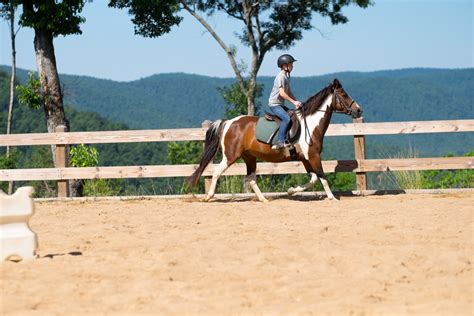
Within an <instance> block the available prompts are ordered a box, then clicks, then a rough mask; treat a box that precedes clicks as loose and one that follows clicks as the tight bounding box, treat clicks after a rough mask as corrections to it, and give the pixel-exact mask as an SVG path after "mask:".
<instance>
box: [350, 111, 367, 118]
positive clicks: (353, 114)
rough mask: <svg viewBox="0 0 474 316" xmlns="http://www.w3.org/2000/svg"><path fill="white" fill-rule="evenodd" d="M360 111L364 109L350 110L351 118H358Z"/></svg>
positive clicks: (360, 114)
mask: <svg viewBox="0 0 474 316" xmlns="http://www.w3.org/2000/svg"><path fill="white" fill-rule="evenodd" d="M362 113H364V111H362V110H361V109H357V110H352V113H351V114H352V118H360V117H361V116H362Z"/></svg>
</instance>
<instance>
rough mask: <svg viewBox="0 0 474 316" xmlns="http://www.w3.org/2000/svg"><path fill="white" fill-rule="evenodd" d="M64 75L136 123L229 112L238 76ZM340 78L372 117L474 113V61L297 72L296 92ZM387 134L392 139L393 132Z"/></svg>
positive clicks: (154, 124) (84, 95)
mask: <svg viewBox="0 0 474 316" xmlns="http://www.w3.org/2000/svg"><path fill="white" fill-rule="evenodd" d="M0 70H3V71H5V72H9V71H10V67H8V66H0ZM18 78H19V82H25V81H26V78H27V71H26V70H23V69H18ZM60 78H61V82H62V87H63V92H64V98H65V104H66V105H70V106H72V107H74V108H75V109H76V110H79V111H92V112H96V113H98V114H100V115H101V116H102V117H104V118H107V119H109V120H111V121H113V122H116V123H124V124H126V125H128V126H129V127H130V128H132V129H160V128H178V127H198V126H201V122H202V121H204V120H207V119H210V120H215V119H218V118H222V116H223V114H224V101H223V99H222V97H221V96H220V94H219V92H218V87H224V86H228V85H230V84H232V83H233V82H234V79H233V78H215V77H206V76H199V75H190V74H184V73H173V74H159V75H153V76H150V77H147V78H142V79H139V80H135V81H130V82H116V81H112V80H104V79H97V78H92V77H85V76H74V75H60ZM333 78H338V79H339V80H340V81H341V83H342V85H343V86H344V88H345V90H346V91H347V92H348V93H349V94H350V95H351V96H352V97H353V98H354V99H355V100H356V101H357V102H358V103H359V104H360V105H361V106H362V107H363V109H364V118H365V121H366V122H387V121H417V120H448V119H468V118H469V119H472V118H474V112H473V103H474V101H473V100H474V68H468V69H425V68H415V69H401V70H386V71H376V72H341V73H334V74H328V75H323V76H314V77H296V76H295V77H292V79H291V80H292V87H293V90H294V93H295V95H296V96H297V97H298V98H299V99H300V100H306V99H307V98H308V97H310V96H312V95H314V94H316V93H317V92H318V91H319V90H320V89H322V88H323V87H324V86H325V85H327V84H328V83H329V82H330V81H331V80H332V79H333ZM258 81H259V83H260V84H263V85H264V91H263V97H262V99H261V100H259V101H260V103H261V104H262V105H263V106H264V107H265V106H266V100H267V97H268V94H269V91H270V89H271V87H272V84H273V78H272V77H259V78H258ZM349 121H350V119H349V118H348V117H345V116H342V115H336V116H334V121H333V122H349ZM71 124H74V123H73V122H71ZM471 134H472V133H463V134H459V135H456V136H448V137H451V139H452V137H454V139H455V140H454V142H456V144H457V145H458V146H457V148H458V149H459V151H463V150H462V148H460V147H470V149H472V148H473V147H474V144H473V139H474V138H473V136H472V135H471ZM447 135H448V134H443V135H440V136H438V137H437V138H436V140H433V141H428V143H426V139H428V140H429V139H430V138H431V137H433V135H425V136H424V138H419V137H418V138H416V137H415V138H413V140H411V138H410V137H411V136H397V138H396V140H393V141H394V142H395V143H400V142H410V143H411V144H414V145H416V146H418V145H420V146H421V147H423V149H422V151H424V152H430V151H431V149H433V148H431V149H430V148H429V147H428V148H427V146H431V147H433V146H434V144H435V143H439V142H444V141H443V139H446V136H447ZM384 139H385V140H384V141H387V140H388V141H389V142H391V141H392V140H391V139H393V138H390V137H388V138H384ZM420 140H421V141H420ZM450 142H453V141H452V140H451V141H450ZM451 145H452V144H451ZM443 146H444V145H441V147H442V148H443V149H446V150H447V149H449V146H447V147H443ZM438 149H440V148H438ZM468 149H469V148H466V152H467V150H468ZM451 151H452V150H451Z"/></svg>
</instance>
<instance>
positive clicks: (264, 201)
mask: <svg viewBox="0 0 474 316" xmlns="http://www.w3.org/2000/svg"><path fill="white" fill-rule="evenodd" d="M260 201H262V202H263V203H269V202H270V201H269V200H267V199H263V200H260Z"/></svg>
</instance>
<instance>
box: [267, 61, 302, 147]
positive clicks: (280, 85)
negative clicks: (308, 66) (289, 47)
mask: <svg viewBox="0 0 474 316" xmlns="http://www.w3.org/2000/svg"><path fill="white" fill-rule="evenodd" d="M295 61H296V60H295V59H294V58H293V56H291V55H288V54H284V55H281V56H280V57H278V62H277V65H278V68H280V69H281V71H280V73H278V75H277V76H276V78H275V82H274V83H273V88H272V92H271V93H270V98H269V99H268V106H269V107H270V110H271V111H272V113H273V114H275V115H276V116H278V117H279V118H280V119H281V125H280V131H279V132H278V139H277V143H276V144H275V145H273V146H272V148H273V149H281V148H283V147H285V134H286V129H287V127H288V124H289V123H290V117H289V116H288V114H287V113H286V111H285V110H284V109H283V103H284V102H285V100H287V101H288V102H290V103H292V104H293V105H294V106H295V107H296V108H297V109H299V108H300V107H301V102H300V101H298V100H296V98H295V96H294V95H293V92H292V91H291V88H290V73H291V71H292V70H293V63H294V62H295Z"/></svg>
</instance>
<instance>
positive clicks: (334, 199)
mask: <svg viewBox="0 0 474 316" xmlns="http://www.w3.org/2000/svg"><path fill="white" fill-rule="evenodd" d="M328 200H331V201H336V202H339V200H338V199H336V198H335V197H334V196H331V197H328Z"/></svg>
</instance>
